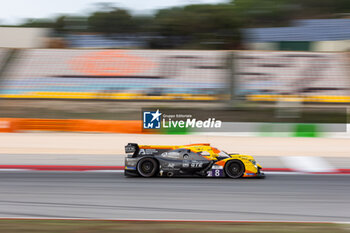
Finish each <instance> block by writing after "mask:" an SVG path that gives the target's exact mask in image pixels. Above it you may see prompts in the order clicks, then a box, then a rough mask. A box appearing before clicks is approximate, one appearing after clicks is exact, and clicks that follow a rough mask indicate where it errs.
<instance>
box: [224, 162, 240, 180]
mask: <svg viewBox="0 0 350 233" xmlns="http://www.w3.org/2000/svg"><path fill="white" fill-rule="evenodd" d="M224 170H225V174H226V176H228V177H230V178H232V179H238V178H240V177H242V176H243V174H244V172H245V167H244V164H243V163H242V162H241V161H239V160H237V159H234V160H230V161H228V162H227V163H226V165H225V169H224Z"/></svg>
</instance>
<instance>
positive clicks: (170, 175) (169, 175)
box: [166, 172, 174, 177]
mask: <svg viewBox="0 0 350 233" xmlns="http://www.w3.org/2000/svg"><path fill="white" fill-rule="evenodd" d="M166 175H167V176H168V177H172V176H173V175H174V172H168V173H167V174H166Z"/></svg>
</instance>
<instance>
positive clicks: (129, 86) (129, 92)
mask: <svg viewBox="0 0 350 233" xmlns="http://www.w3.org/2000/svg"><path fill="white" fill-rule="evenodd" d="M226 57H227V52H219V51H157V50H74V49H64V50H61V49H39V50H37V49H32V50H21V51H19V52H18V53H17V55H16V57H15V58H14V59H13V60H12V61H11V64H10V65H9V67H8V69H7V70H6V73H5V74H4V77H3V83H2V86H3V88H2V89H1V90H0V95H1V97H3V98H41V99H51V98H55V99H116V100H219V99H222V98H223V97H222V96H223V94H224V93H227V83H228V78H229V76H228V75H229V70H228V69H227V67H225V64H226Z"/></svg>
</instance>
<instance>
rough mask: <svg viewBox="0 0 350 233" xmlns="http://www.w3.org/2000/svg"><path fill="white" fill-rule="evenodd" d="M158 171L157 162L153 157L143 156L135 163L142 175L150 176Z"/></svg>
mask: <svg viewBox="0 0 350 233" xmlns="http://www.w3.org/2000/svg"><path fill="white" fill-rule="evenodd" d="M157 171H158V163H157V161H156V160H155V159H153V158H143V159H141V160H140V161H139V162H138V163H137V172H138V173H139V174H140V175H141V176H143V177H147V178H148V177H152V176H154V175H155V174H156V173H157Z"/></svg>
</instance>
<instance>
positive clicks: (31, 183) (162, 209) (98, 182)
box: [0, 171, 350, 221]
mask: <svg viewBox="0 0 350 233" xmlns="http://www.w3.org/2000/svg"><path fill="white" fill-rule="evenodd" d="M349 194H350V176H346V175H278V174H268V175H267V179H265V180H259V179H240V180H232V179H222V178H151V179H145V178H125V177H124V176H123V174H122V173H115V172H104V173H97V172H29V171H28V172H17V171H11V172H0V217H42V218H98V219H101V218H102V219H196V220H209V219H210V220H271V221H278V220H280V221H283V220H288V221H349V220H350V211H349V209H350V200H349Z"/></svg>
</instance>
